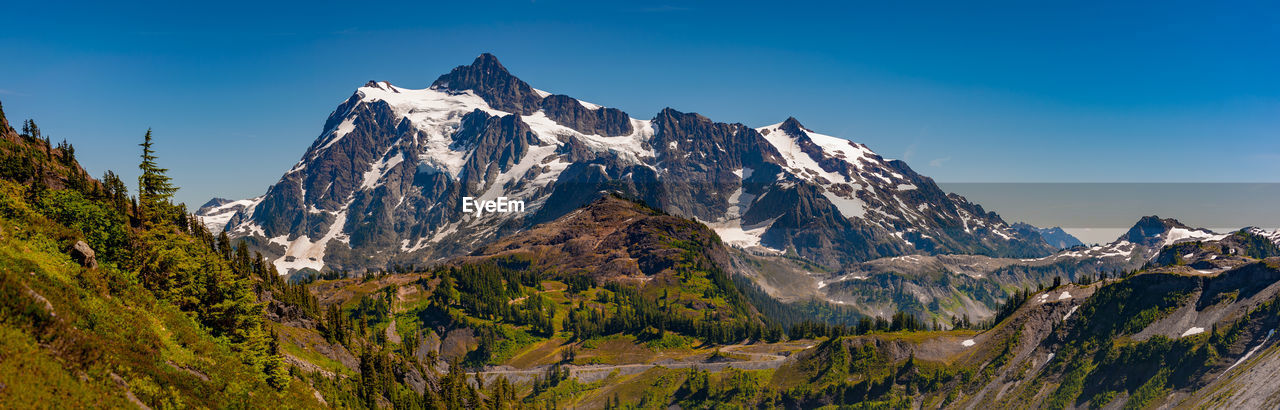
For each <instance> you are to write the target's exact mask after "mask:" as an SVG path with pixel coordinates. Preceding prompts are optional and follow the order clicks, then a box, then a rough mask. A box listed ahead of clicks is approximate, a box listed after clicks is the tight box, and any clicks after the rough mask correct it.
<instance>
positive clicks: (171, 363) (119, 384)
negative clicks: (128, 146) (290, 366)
mask: <svg viewBox="0 0 1280 410" xmlns="http://www.w3.org/2000/svg"><path fill="white" fill-rule="evenodd" d="M0 128H4V127H0ZM0 133H3V134H4V135H3V138H0V156H2V157H3V167H4V168H3V171H4V172H3V174H4V175H3V176H4V179H0V358H3V360H0V386H3V387H0V407H6V408H14V407H28V406H32V407H48V406H56V407H129V406H131V405H137V406H149V407H160V408H172V407H224V406H237V405H250V404H252V403H260V402H262V401H263V400H268V401H272V402H277V403H282V405H283V406H285V407H312V406H317V405H318V404H319V403H318V401H317V400H316V397H315V395H314V394H313V393H312V391H311V389H310V388H309V387H307V386H306V385H305V384H302V383H289V380H288V379H289V378H288V374H287V371H286V370H285V369H284V368H283V367H282V366H280V361H279V356H277V355H275V354H274V352H273V349H272V347H273V346H274V344H273V343H272V342H271V339H270V334H269V333H267V332H265V331H263V330H262V328H261V326H260V324H261V314H260V312H259V311H257V310H255V309H260V307H261V306H260V305H258V304H257V303H255V302H256V301H254V300H252V290H253V286H252V285H251V284H250V283H249V282H248V281H247V280H245V279H237V278H232V277H230V276H229V274H230V272H231V271H230V269H229V267H228V265H227V263H226V262H225V261H224V260H223V259H221V258H219V257H217V256H216V255H215V254H214V253H213V252H212V251H209V250H208V249H209V247H207V246H206V245H205V244H204V243H203V241H201V240H200V239H199V238H198V237H197V236H195V235H193V233H192V231H191V230H190V229H189V227H190V225H189V224H185V225H187V227H183V226H180V225H179V224H176V223H174V222H173V221H158V222H156V223H150V222H144V221H141V220H140V219H139V218H138V217H137V214H136V212H135V210H134V209H135V208H134V207H133V206H131V204H130V202H129V201H128V200H127V199H126V200H121V199H122V198H123V194H124V193H123V192H122V191H118V190H116V189H117V188H118V187H112V186H110V184H108V185H104V184H102V183H101V182H99V181H96V180H93V179H90V178H88V177H87V176H86V175H85V174H84V171H83V169H82V168H80V166H79V164H78V163H76V161H75V159H74V156H73V149H71V148H70V146H69V145H64V146H62V147H58V148H54V149H52V150H50V149H49V147H48V146H47V145H45V143H44V140H42V139H40V138H35V137H33V136H31V135H15V134H14V133H13V132H12V130H7V129H6V130H0ZM28 165H31V166H30V167H28ZM115 182H117V183H118V182H119V181H118V180H116V181H115ZM88 254H91V255H92V256H88ZM161 279H164V280H166V281H168V282H169V283H164V284H162V283H161V282H160V280H161ZM179 282H181V283H179ZM246 297H247V298H248V299H244V298H246ZM237 298H239V299H237ZM131 403H132V404H131Z"/></svg>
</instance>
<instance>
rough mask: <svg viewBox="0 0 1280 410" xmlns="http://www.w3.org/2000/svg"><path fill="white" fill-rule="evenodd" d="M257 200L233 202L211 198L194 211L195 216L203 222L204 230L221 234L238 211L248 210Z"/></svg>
mask: <svg viewBox="0 0 1280 410" xmlns="http://www.w3.org/2000/svg"><path fill="white" fill-rule="evenodd" d="M258 200H259V198H253V199H241V200H239V201H233V200H230V199H226V198H213V199H210V200H209V202H205V203H204V205H200V208H199V209H197V210H196V215H200V217H201V221H202V222H204V225H205V228H208V229H209V232H222V231H223V229H225V228H226V226H227V224H229V223H231V219H232V218H234V217H235V216H236V215H237V214H239V213H240V211H243V210H244V209H245V208H248V207H249V206H250V205H253V204H254V203H255V202H257V201H258Z"/></svg>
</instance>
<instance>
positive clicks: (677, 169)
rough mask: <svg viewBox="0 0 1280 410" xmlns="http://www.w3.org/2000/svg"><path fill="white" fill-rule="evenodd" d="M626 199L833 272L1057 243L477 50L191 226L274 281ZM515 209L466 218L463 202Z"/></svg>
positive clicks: (840, 157)
mask: <svg viewBox="0 0 1280 410" xmlns="http://www.w3.org/2000/svg"><path fill="white" fill-rule="evenodd" d="M602 192H621V193H623V194H625V195H626V196H628V197H635V198H639V199H641V200H643V201H645V202H647V203H649V204H651V205H653V206H654V207H656V208H659V209H662V210H664V211H666V212H670V213H672V214H675V215H680V216H684V217H690V218H696V219H697V220H699V221H702V222H704V223H706V224H708V225H710V226H711V227H712V228H713V229H715V231H716V232H717V233H718V234H719V236H720V237H721V238H723V239H724V240H725V241H726V242H727V243H729V244H731V245H733V246H735V247H737V248H741V249H744V250H748V251H751V252H755V253H759V254H783V253H785V252H794V253H795V254H797V255H799V256H801V257H804V258H807V259H809V260H812V261H815V262H817V263H819V264H821V265H824V266H826V267H829V268H838V267H840V266H843V265H845V264H849V263H856V262H860V261H866V260H871V259H876V258H881V257H888V256H898V255H904V254H915V253H921V254H938V253H965V254H981V255H989V256H995V257H1042V256H1045V255H1048V254H1049V253H1050V252H1052V250H1053V247H1051V246H1050V245H1049V244H1047V243H1046V242H1045V241H1044V240H1043V239H1042V238H1041V237H1040V236H1039V235H1030V234H1027V233H1023V232H1018V231H1017V230H1015V229H1012V228H1011V227H1010V226H1009V225H1008V224H1007V223H1005V222H1004V221H1003V220H1001V218H1000V217H999V216H998V215H996V214H995V213H992V212H988V211H986V210H984V209H983V208H982V207H981V206H979V205H976V204H973V203H970V202H968V201H967V200H965V199H964V198H963V197H960V196H957V195H955V194H948V193H945V192H943V191H942V190H940V189H939V188H938V187H937V185H936V184H934V182H933V181H932V180H931V179H929V178H928V177H924V176H921V175H919V174H917V173H915V172H914V171H912V170H911V169H910V168H909V167H908V166H907V165H906V164H905V163H903V162H901V161H896V160H886V159H884V158H882V157H880V156H879V155H877V154H875V153H874V152H872V151H871V150H870V149H868V148H867V147H866V146H865V145H862V144H858V143H855V142H851V141H848V140H845V139H842V138H837V137H832V136H827V135H822V134H819V133H816V132H813V131H812V130H809V129H807V128H805V127H804V126H803V125H801V124H800V123H799V122H798V121H796V120H795V119H794V118H789V119H787V120H786V121H784V122H781V123H778V124H775V125H771V126H766V127H761V128H751V127H747V126H745V125H742V124H727V123H720V122H715V121H713V120H711V119H708V118H706V117H703V116H701V115H698V114H694V113H684V112H679V111H676V110H674V109H670V108H668V109H664V110H662V111H661V112H659V113H658V114H657V115H656V116H654V117H653V118H651V119H647V120H642V119H636V118H632V117H630V116H628V115H627V114H626V113H624V112H622V111H620V110H617V109H614V108H607V107H602V106H599V105H595V104H591V103H587V102H583V101H580V100H577V99H574V98H572V97H568V96H564V95H556V94H551V93H549V92H545V91H541V90H538V89H535V88H533V87H531V86H530V85H529V84H527V83H525V82H524V81H522V80H520V79H519V78H516V77H515V76H513V75H512V74H511V73H510V72H508V71H507V69H506V68H505V67H503V66H502V64H500V63H499V62H498V60H497V59H496V58H495V57H494V56H492V55H489V54H484V55H481V56H479V57H478V58H476V60H475V61H474V62H473V63H472V64H470V65H467V66H460V67H457V68H455V69H454V70H452V71H451V72H449V73H448V74H445V75H442V76H440V77H439V78H438V79H436V80H435V81H434V82H433V83H432V84H431V86H430V87H428V88H426V89H409V88H403V87H399V86H396V85H392V84H390V83H387V82H369V83H368V84H366V85H365V86H364V87H360V88H359V89H358V90H356V92H355V93H354V94H353V95H352V96H351V97H350V98H348V99H347V100H346V101H344V102H343V103H342V104H340V105H339V106H338V108H337V109H336V110H334V112H333V113H332V114H330V116H329V119H328V120H327V121H326V122H325V125H324V131H323V132H322V133H321V135H320V137H319V138H317V139H316V141H315V143H314V144H312V146H311V147H310V148H308V149H307V152H306V153H305V154H304V155H303V157H302V159H301V160H300V161H298V163H297V164H296V165H295V166H294V167H293V168H292V169H290V170H289V171H288V172H287V173H285V175H284V176H283V177H282V178H281V179H280V181H279V182H277V183H276V184H274V185H272V186H271V187H270V188H269V189H268V190H267V192H266V194H264V195H263V196H262V197H259V198H254V199H250V200H244V201H243V202H237V204H238V205H236V206H241V205H243V208H241V209H237V210H236V211H235V212H234V213H233V214H232V215H233V216H230V217H228V216H226V213H227V212H228V209H229V208H226V207H217V206H214V207H209V208H207V209H205V211H204V213H201V215H202V216H203V217H205V221H206V223H207V224H209V225H210V226H211V227H217V225H218V224H220V223H221V221H222V220H224V219H225V220H226V224H225V229H226V230H227V231H228V232H229V233H231V234H232V235H233V236H234V237H241V238H246V239H247V240H248V241H250V243H251V244H253V246H255V247H256V248H258V249H259V250H261V251H263V252H264V254H267V255H270V256H271V257H272V258H273V259H274V263H275V265H276V266H277V268H279V269H280V271H281V272H288V271H295V270H299V269H304V268H310V269H315V270H324V269H341V270H345V269H350V270H356V271H359V270H363V269H367V268H375V267H385V266H389V265H391V264H423V263H427V262H430V261H435V260H439V259H442V258H446V257H450V256H456V255H460V254H464V253H466V252H469V251H471V250H474V249H477V248H479V247H481V246H484V245H486V244H488V243H491V242H492V241H494V240H496V239H499V238H502V237H505V236H506V235H509V234H510V233H512V232H515V231H519V230H523V229H527V228H528V227H530V226H532V225H533V224H535V223H538V222H545V221H550V220H553V219H555V218H557V217H559V216H561V215H564V214H566V213H568V212H570V211H572V210H574V209H576V208H578V207H580V206H582V205H584V204H587V203H589V202H591V201H593V200H595V199H596V198H598V197H599V196H600V195H601V193H602ZM466 197H472V198H475V199H477V200H481V201H498V200H499V199H504V200H519V201H523V205H524V212H512V213H486V212H479V213H476V212H463V210H462V202H463V200H464V198H466Z"/></svg>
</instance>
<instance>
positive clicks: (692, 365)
mask: <svg viewBox="0 0 1280 410" xmlns="http://www.w3.org/2000/svg"><path fill="white" fill-rule="evenodd" d="M744 347H746V346H745V345H729V346H724V347H722V348H721V349H720V350H721V351H722V352H724V353H726V354H734V355H741V356H746V357H750V358H751V360H743V361H726V362H664V363H635V364H616V365H601V364H588V365H564V368H565V369H568V370H569V377H572V378H574V379H577V380H578V381H579V382H581V383H591V382H595V381H599V380H603V379H605V378H607V377H609V375H610V374H612V373H613V372H615V371H617V372H618V375H620V376H628V375H633V374H639V373H643V372H644V371H646V370H649V369H652V368H655V367H665V368H668V369H696V370H705V371H711V372H718V371H722V370H725V369H729V368H734V369H740V370H764V369H776V368H778V366H781V365H782V363H783V362H784V361H786V360H787V357H786V356H782V355H777V354H770V353H752V352H743V351H739V349H742V348H744ZM551 367H552V366H550V365H543V366H537V367H534V368H531V369H525V370H486V371H480V372H467V375H468V376H472V377H475V376H479V377H480V378H482V379H483V380H484V382H485V383H490V382H493V381H494V380H496V379H497V378H498V377H499V376H502V377H506V378H507V380H508V381H510V382H512V383H519V382H532V381H533V380H535V379H537V378H539V377H542V376H543V375H545V374H546V373H547V370H548V369H550V368H551ZM469 379H470V378H469Z"/></svg>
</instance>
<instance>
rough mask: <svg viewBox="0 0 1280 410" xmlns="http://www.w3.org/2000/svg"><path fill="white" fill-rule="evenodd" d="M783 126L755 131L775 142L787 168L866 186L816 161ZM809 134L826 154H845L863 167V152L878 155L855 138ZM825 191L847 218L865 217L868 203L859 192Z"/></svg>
mask: <svg viewBox="0 0 1280 410" xmlns="http://www.w3.org/2000/svg"><path fill="white" fill-rule="evenodd" d="M781 126H782V124H781V123H778V124H774V125H770V126H766V127H762V128H758V129H757V130H756V131H758V132H760V134H761V135H763V136H764V139H765V140H766V141H769V144H771V145H773V147H774V149H777V150H778V152H779V153H781V154H782V158H783V160H785V161H786V163H787V166H788V168H791V171H792V173H795V174H797V175H798V176H801V177H809V178H813V177H815V176H816V177H817V178H823V179H826V180H827V181H829V182H830V183H833V184H834V183H844V184H850V185H854V186H856V188H855V189H859V188H861V187H863V186H864V185H863V184H862V183H861V182H860V181H858V179H857V178H856V177H854V176H852V175H848V176H846V175H842V174H839V173H836V172H829V171H826V170H824V169H822V166H821V165H819V164H818V162H817V161H815V160H814V159H813V158H812V157H810V156H809V154H807V153H805V152H804V151H803V150H801V149H800V144H799V143H798V142H797V141H796V138H797V136H793V135H791V134H789V133H787V132H785V131H782V129H781ZM806 134H808V135H809V139H810V140H812V141H813V142H814V144H817V145H818V146H819V147H820V148H821V150H822V152H823V153H824V154H825V155H827V156H831V157H835V158H843V160H844V161H846V162H849V163H850V164H853V165H854V166H855V167H861V165H860V164H859V162H860V161H856V160H857V159H859V158H862V157H863V156H867V157H871V156H872V155H875V154H874V153H872V152H871V150H869V149H866V148H865V147H861V146H859V145H857V143H855V142H853V141H849V140H846V139H843V138H836V137H832V136H828V135H822V134H817V133H813V132H807V131H806ZM841 142H843V144H844V145H843V146H841ZM822 195H823V196H825V197H826V198H827V200H828V201H830V202H831V204H832V205H835V207H836V209H838V210H839V211H840V214H841V215H844V217H845V218H862V217H865V216H866V214H867V205H866V204H865V203H863V202H862V200H860V199H858V197H857V196H856V195H853V194H849V195H848V197H845V196H841V195H837V194H836V193H834V192H832V191H831V189H830V188H829V187H824V190H823V193H822Z"/></svg>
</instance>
